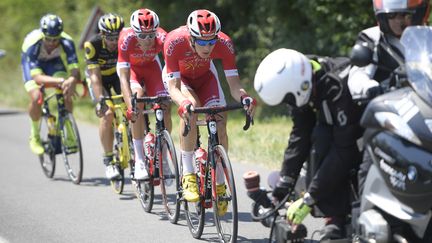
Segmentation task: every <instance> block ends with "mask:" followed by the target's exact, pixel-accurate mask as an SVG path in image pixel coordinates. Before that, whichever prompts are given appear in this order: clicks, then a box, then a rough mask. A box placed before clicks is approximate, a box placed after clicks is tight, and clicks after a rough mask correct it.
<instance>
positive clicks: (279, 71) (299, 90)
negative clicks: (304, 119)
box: [254, 48, 312, 107]
mask: <svg viewBox="0 0 432 243" xmlns="http://www.w3.org/2000/svg"><path fill="white" fill-rule="evenodd" d="M254 88H255V90H256V91H257V93H258V95H259V96H260V97H261V99H262V100H263V101H264V102H265V103H266V104H268V105H278V104H280V103H282V102H283V103H287V104H289V105H291V106H294V107H302V106H304V105H306V104H307V103H308V102H309V100H310V97H311V93H312V64H311V63H310V60H309V59H308V58H307V57H306V56H305V55H303V54H302V53H300V52H298V51H295V50H291V49H285V48H282V49H278V50H275V51H273V52H272V53H270V54H268V55H267V56H266V57H265V58H264V59H263V60H262V61H261V63H260V64H259V66H258V69H257V71H256V73H255V78H254Z"/></svg>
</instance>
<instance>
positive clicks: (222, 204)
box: [216, 184, 228, 216]
mask: <svg viewBox="0 0 432 243" xmlns="http://www.w3.org/2000/svg"><path fill="white" fill-rule="evenodd" d="M216 193H217V195H218V197H224V196H226V186H225V184H221V185H216ZM217 208H218V215H219V216H224V215H225V214H226V212H227V210H228V201H227V200H225V199H223V200H218V203H217Z"/></svg>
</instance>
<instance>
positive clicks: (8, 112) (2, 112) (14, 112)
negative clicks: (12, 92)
mask: <svg viewBox="0 0 432 243" xmlns="http://www.w3.org/2000/svg"><path fill="white" fill-rule="evenodd" d="M21 113H24V112H23V111H18V110H0V116H6V115H17V114H21Z"/></svg>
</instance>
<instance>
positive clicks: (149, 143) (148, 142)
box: [144, 132, 155, 159]
mask: <svg viewBox="0 0 432 243" xmlns="http://www.w3.org/2000/svg"><path fill="white" fill-rule="evenodd" d="M154 147H155V135H154V134H153V133H151V132H148V133H147V134H146V135H145V138H144V153H145V155H146V156H147V157H148V158H149V159H153V157H154Z"/></svg>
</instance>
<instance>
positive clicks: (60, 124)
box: [40, 86, 68, 154]
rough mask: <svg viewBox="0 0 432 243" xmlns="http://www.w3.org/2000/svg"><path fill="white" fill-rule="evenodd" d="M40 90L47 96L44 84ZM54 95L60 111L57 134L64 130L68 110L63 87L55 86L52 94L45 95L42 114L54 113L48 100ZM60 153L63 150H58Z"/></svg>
mask: <svg viewBox="0 0 432 243" xmlns="http://www.w3.org/2000/svg"><path fill="white" fill-rule="evenodd" d="M40 91H41V93H42V96H45V87H44V86H42V87H41V89H40ZM54 97H55V99H56V101H57V112H58V116H57V124H56V131H57V134H59V132H60V131H62V128H63V126H64V120H65V116H66V114H67V112H68V111H67V110H66V106H65V104H64V102H65V99H64V96H63V91H62V89H61V88H55V91H54V92H53V93H51V94H50V95H48V96H46V97H43V105H42V116H44V117H49V116H50V115H52V113H51V112H50V108H49V104H48V102H49V100H50V99H52V98H54ZM41 98H42V97H41ZM59 153H61V151H56V154H59Z"/></svg>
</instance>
